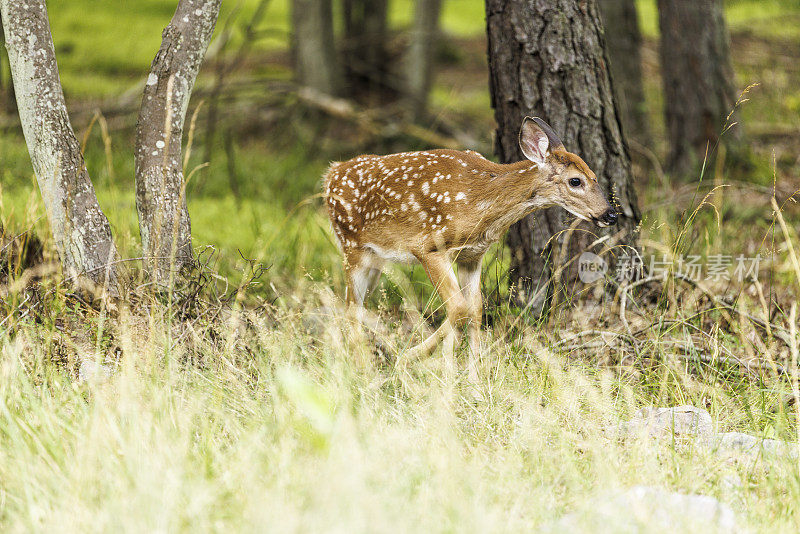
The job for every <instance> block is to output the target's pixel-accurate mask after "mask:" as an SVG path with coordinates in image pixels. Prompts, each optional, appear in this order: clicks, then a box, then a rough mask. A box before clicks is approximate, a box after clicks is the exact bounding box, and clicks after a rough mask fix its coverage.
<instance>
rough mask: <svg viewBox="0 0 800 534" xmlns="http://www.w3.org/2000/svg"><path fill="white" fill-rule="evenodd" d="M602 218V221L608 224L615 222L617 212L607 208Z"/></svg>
mask: <svg viewBox="0 0 800 534" xmlns="http://www.w3.org/2000/svg"><path fill="white" fill-rule="evenodd" d="M602 219H603V222H604V223H606V224H608V225H613V224H617V212H616V211H614V210H612V209H609V210H608V211H606V212H605V213H604V214H603V217H602Z"/></svg>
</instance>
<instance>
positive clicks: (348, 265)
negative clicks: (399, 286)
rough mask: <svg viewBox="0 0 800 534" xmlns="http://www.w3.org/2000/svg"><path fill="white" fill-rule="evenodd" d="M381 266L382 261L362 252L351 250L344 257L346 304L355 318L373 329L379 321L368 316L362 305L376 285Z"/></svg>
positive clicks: (379, 276)
mask: <svg viewBox="0 0 800 534" xmlns="http://www.w3.org/2000/svg"><path fill="white" fill-rule="evenodd" d="M382 266H383V262H382V261H380V260H378V259H376V258H374V257H370V256H368V255H367V254H366V253H363V252H351V253H349V254H347V255H346V258H345V271H346V272H347V294H346V299H347V304H348V306H350V307H352V308H353V309H354V311H355V314H356V319H357V320H358V321H359V322H360V323H362V324H363V325H364V326H367V327H369V328H373V329H375V328H377V326H378V324H379V322H378V319H377V318H376V317H370V316H369V315H370V314H369V312H368V311H367V309H366V308H365V307H364V301H365V300H366V298H367V297H368V296H369V294H370V292H372V290H373V289H375V286H376V285H378V281H379V280H380V278H381V267H382ZM373 323H374V324H373Z"/></svg>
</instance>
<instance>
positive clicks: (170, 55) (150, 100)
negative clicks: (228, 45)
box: [135, 0, 220, 285]
mask: <svg viewBox="0 0 800 534" xmlns="http://www.w3.org/2000/svg"><path fill="white" fill-rule="evenodd" d="M219 6H220V0H194V1H192V0H180V1H179V2H178V8H177V9H176V11H175V15H173V17H172V20H171V21H170V23H169V25H168V26H167V27H166V28H165V29H164V32H163V33H162V41H161V48H160V49H159V50H158V53H157V54H156V57H155V59H153V63H152V65H151V66H150V75H149V76H148V78H147V83H146V85H145V88H144V93H143V96H142V106H141V109H140V110H139V120H138V123H137V126H136V158H135V159H136V209H137V211H138V213H139V232H140V233H141V236H142V247H143V249H144V255H145V257H146V258H147V260H146V261H145V265H146V266H147V267H148V269H147V270H148V271H149V272H150V273H151V275H152V276H153V278H154V280H155V281H156V282H157V283H159V284H161V285H163V284H165V283H169V282H170V280H171V279H172V276H171V273H172V272H173V270H180V269H182V268H184V267H187V266H189V265H191V264H192V262H193V261H194V253H193V252H192V233H191V225H190V221H189V212H188V210H187V208H186V194H185V193H186V190H185V180H184V177H183V161H182V157H181V152H182V151H181V140H182V138H183V126H184V121H185V119H186V110H187V108H188V106H189V98H190V97H191V94H192V88H193V87H194V82H195V79H196V78H197V72H198V71H199V70H200V64H201V63H202V61H203V56H204V55H205V52H206V49H207V48H208V43H209V42H210V40H211V34H212V33H213V32H214V26H215V25H216V22H217V16H218V15H219Z"/></svg>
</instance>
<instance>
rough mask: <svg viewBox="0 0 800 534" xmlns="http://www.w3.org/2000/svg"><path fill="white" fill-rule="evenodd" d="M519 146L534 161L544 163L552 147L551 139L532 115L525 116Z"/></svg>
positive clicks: (520, 131)
mask: <svg viewBox="0 0 800 534" xmlns="http://www.w3.org/2000/svg"><path fill="white" fill-rule="evenodd" d="M519 147H520V148H521V149H522V153H523V154H525V157H526V158H528V159H529V160H531V161H533V162H534V163H544V160H545V158H547V154H548V152H549V149H550V140H549V139H548V137H547V133H545V131H544V130H542V129H541V128H540V127H539V125H538V124H536V121H534V120H533V119H532V118H531V117H525V119H524V120H523V121H522V128H520V130H519Z"/></svg>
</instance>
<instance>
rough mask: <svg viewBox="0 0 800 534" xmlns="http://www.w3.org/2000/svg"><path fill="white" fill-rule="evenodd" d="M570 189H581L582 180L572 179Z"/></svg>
mask: <svg viewBox="0 0 800 534" xmlns="http://www.w3.org/2000/svg"><path fill="white" fill-rule="evenodd" d="M569 185H570V187H580V186H581V179H580V178H570V179H569Z"/></svg>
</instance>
